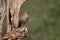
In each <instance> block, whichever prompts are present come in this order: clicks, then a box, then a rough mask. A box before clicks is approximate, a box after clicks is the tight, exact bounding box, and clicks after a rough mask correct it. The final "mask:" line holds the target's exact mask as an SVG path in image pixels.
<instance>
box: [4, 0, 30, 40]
mask: <svg viewBox="0 0 60 40" xmlns="http://www.w3.org/2000/svg"><path fill="white" fill-rule="evenodd" d="M25 1H26V0H7V33H6V35H5V36H4V37H3V40H20V39H22V38H25V37H26V36H27V32H28V30H27V27H26V26H25V23H26V22H27V20H28V15H29V14H28V11H25V12H24V14H23V15H22V17H20V18H19V11H20V10H21V6H22V4H23V3H24V2H25ZM23 24H24V26H23Z"/></svg>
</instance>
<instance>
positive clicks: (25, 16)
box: [18, 10, 29, 27]
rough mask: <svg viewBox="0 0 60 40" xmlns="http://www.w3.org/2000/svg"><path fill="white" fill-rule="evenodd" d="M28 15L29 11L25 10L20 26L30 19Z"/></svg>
mask: <svg viewBox="0 0 60 40" xmlns="http://www.w3.org/2000/svg"><path fill="white" fill-rule="evenodd" d="M28 17H29V11H28V10H27V11H25V12H24V14H23V15H22V16H21V17H20V19H19V25H18V27H20V26H21V25H22V24H25V23H26V22H27V21H28Z"/></svg>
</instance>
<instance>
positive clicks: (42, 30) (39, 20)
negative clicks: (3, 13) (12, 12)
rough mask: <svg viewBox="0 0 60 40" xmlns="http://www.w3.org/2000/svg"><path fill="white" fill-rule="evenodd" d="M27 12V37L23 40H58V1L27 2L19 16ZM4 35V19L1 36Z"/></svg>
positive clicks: (59, 17) (59, 3)
mask: <svg viewBox="0 0 60 40" xmlns="http://www.w3.org/2000/svg"><path fill="white" fill-rule="evenodd" d="M27 9H28V10H29V20H28V22H27V25H28V30H29V32H28V37H27V38H25V39H24V40H60V0H27V1H26V2H25V3H24V4H23V5H22V7H21V11H20V15H22V14H23V12H24V11H26V10H27ZM5 33H6V17H5V20H4V23H3V35H4V34H5Z"/></svg>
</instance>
